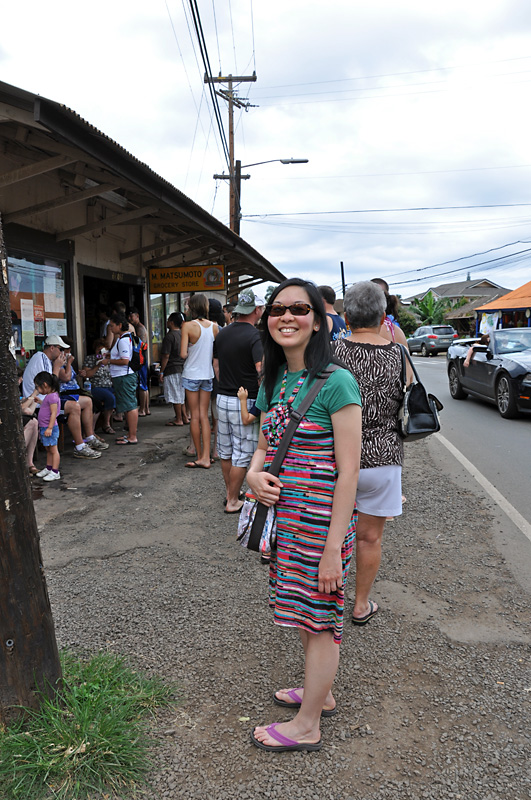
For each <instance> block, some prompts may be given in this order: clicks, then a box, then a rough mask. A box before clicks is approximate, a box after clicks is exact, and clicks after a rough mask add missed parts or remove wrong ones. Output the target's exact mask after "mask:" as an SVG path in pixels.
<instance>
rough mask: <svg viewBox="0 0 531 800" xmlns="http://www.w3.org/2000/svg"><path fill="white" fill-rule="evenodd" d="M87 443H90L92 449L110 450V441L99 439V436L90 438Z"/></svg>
mask: <svg viewBox="0 0 531 800" xmlns="http://www.w3.org/2000/svg"><path fill="white" fill-rule="evenodd" d="M86 444H88V446H89V447H90V449H91V450H108V449H109V443H108V442H102V441H101V439H98V437H97V436H95V437H94V439H89V440H88V442H86Z"/></svg>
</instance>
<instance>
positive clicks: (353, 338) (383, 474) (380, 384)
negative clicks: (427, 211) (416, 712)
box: [334, 281, 404, 625]
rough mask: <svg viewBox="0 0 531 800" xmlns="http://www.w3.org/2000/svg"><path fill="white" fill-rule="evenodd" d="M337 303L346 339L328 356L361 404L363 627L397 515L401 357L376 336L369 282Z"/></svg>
mask: <svg viewBox="0 0 531 800" xmlns="http://www.w3.org/2000/svg"><path fill="white" fill-rule="evenodd" d="M343 303H344V308H345V316H346V318H347V322H348V325H349V328H350V335H349V336H347V337H346V338H345V339H341V341H339V342H337V344H336V345H335V348H334V353H335V355H336V356H337V358H339V359H340V360H341V361H342V363H344V364H345V365H346V366H347V367H348V369H349V370H350V371H351V372H352V374H353V376H354V378H355V379H356V381H357V383H358V385H359V387H360V391H361V399H362V403H363V427H362V431H363V436H362V444H361V465H360V466H361V468H360V474H359V479H358V491H357V496H356V503H357V506H358V525H357V529H356V599H355V603H354V610H353V615H352V622H353V623H354V624H355V625H366V624H367V622H369V620H370V619H372V617H373V616H374V615H375V614H376V613H377V611H378V604H377V603H376V602H375V601H373V600H371V599H370V598H369V594H370V591H371V589H372V585H373V583H374V579H375V578H376V574H377V572H378V568H379V566H380V561H381V554H382V535H383V529H384V525H385V520H386V517H395V516H398V515H399V514H401V513H402V485H401V481H402V461H403V457H404V452H403V443H402V439H401V438H400V436H399V435H398V411H399V409H400V405H401V403H402V399H403V389H402V356H401V352H400V348H399V347H398V345H396V344H394V343H392V342H388V341H387V339H385V338H384V337H383V336H382V333H381V330H382V322H383V319H384V317H385V310H386V305H387V300H386V297H385V293H384V292H383V290H382V289H381V288H380V287H379V286H378V285H377V284H376V283H375V282H372V281H362V282H360V283H355V284H354V286H351V287H350V288H349V289H347V291H346V292H345V297H344V300H343Z"/></svg>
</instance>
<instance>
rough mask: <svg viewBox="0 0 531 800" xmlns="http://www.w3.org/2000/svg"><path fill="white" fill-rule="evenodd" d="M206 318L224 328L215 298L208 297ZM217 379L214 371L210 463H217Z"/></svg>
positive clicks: (220, 307)
mask: <svg viewBox="0 0 531 800" xmlns="http://www.w3.org/2000/svg"><path fill="white" fill-rule="evenodd" d="M208 318H209V320H210V321H211V322H217V324H218V328H219V329H220V330H221V328H224V327H225V325H226V322H225V314H224V313H223V308H222V306H221V303H220V302H219V300H216V298H215V297H210V298H209V300H208ZM218 389H219V384H218V379H217V375H216V371H215V370H214V377H213V378H212V393H211V395H210V421H211V424H212V443H213V444H212V461H219V453H218V405H217V401H218Z"/></svg>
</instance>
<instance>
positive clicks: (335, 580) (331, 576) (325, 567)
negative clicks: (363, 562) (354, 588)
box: [319, 549, 343, 594]
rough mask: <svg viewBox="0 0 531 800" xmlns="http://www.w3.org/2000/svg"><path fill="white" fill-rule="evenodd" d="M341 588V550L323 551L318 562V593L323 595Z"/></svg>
mask: <svg viewBox="0 0 531 800" xmlns="http://www.w3.org/2000/svg"><path fill="white" fill-rule="evenodd" d="M342 586H343V564H342V561H341V550H338V551H334V552H331V551H329V550H326V549H325V550H324V551H323V555H322V556H321V561H320V562H319V591H320V592H322V593H324V594H332V592H335V591H337V590H338V589H341V588H342Z"/></svg>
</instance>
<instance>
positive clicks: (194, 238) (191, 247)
mask: <svg viewBox="0 0 531 800" xmlns="http://www.w3.org/2000/svg"><path fill="white" fill-rule="evenodd" d="M186 241H189V242H193V244H190V245H188V247H181V249H180V250H173V252H171V253H166V255H161V256H155V257H154V258H150V259H149V260H148V261H144V267H153V266H155V264H160V263H161V262H162V261H169V260H170V258H176V257H178V256H182V255H184V254H185V253H191V252H192V250H202V249H203V247H208V246H209V245H210V244H211V242H201V241H200V242H198V241H197V236H191V237H190V238H189V239H181V242H182V243H183V244H184V242H186Z"/></svg>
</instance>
